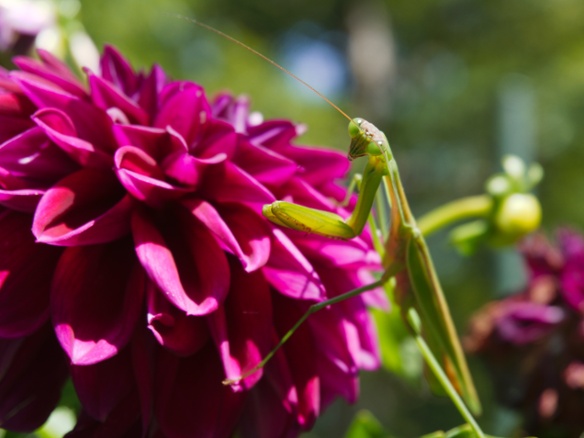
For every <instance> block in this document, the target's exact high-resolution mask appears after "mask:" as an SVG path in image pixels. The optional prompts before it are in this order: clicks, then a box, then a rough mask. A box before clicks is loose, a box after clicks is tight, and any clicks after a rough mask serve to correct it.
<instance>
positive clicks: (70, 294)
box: [51, 240, 145, 365]
mask: <svg viewBox="0 0 584 438" xmlns="http://www.w3.org/2000/svg"><path fill="white" fill-rule="evenodd" d="M104 273H107V275H106V274H104ZM144 281H145V278H144V274H143V272H142V271H141V269H140V268H139V267H138V265H137V264H135V262H133V251H132V246H131V244H130V243H129V241H127V240H121V241H117V242H114V243H110V244H108V245H92V246H79V247H72V248H67V249H66V250H65V252H64V253H63V255H62V256H61V259H60V260H59V264H58V265H57V269H56V272H55V277H54V280H53V291H52V295H51V315H52V319H53V324H54V326H55V332H56V334H57V338H58V339H59V342H60V343H61V346H62V347H63V349H64V350H65V351H66V352H67V354H68V355H69V358H70V359H71V362H72V363H73V364H74V365H91V364H94V363H97V362H100V361H102V360H105V359H107V358H109V357H112V356H114V355H115V354H117V353H118V351H120V350H121V349H122V348H123V347H124V346H125V345H126V344H127V342H128V341H129V339H130V337H131V335H132V332H133V330H134V327H135V325H136V322H137V321H138V317H139V315H140V313H141V309H142V297H143V294H144Z"/></svg>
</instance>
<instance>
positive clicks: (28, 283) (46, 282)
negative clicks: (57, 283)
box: [0, 211, 61, 338]
mask: <svg viewBox="0 0 584 438" xmlns="http://www.w3.org/2000/svg"><path fill="white" fill-rule="evenodd" d="M30 225H31V222H30V216H28V215H23V214H19V213H13V212H8V211H5V212H3V213H1V214H0V249H1V250H0V337H4V338H16V337H21V336H25V335H28V334H30V333H32V332H33V331H35V330H37V329H38V328H39V327H40V326H41V325H42V324H44V323H45V322H46V321H47V319H48V316H49V296H50V284H51V278H52V276H53V270H54V269H55V266H56V265H57V260H58V259H59V255H60V253H61V251H60V250H59V249H58V248H53V247H50V246H46V245H39V244H37V243H35V242H34V238H33V236H32V233H31V232H30Z"/></svg>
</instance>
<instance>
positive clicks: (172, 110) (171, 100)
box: [153, 82, 211, 146]
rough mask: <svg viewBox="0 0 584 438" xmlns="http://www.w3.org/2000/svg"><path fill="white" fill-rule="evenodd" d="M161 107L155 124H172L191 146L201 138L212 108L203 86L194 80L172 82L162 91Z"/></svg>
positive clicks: (164, 126) (163, 125)
mask: <svg viewBox="0 0 584 438" xmlns="http://www.w3.org/2000/svg"><path fill="white" fill-rule="evenodd" d="M160 97H161V102H160V108H159V111H158V113H157V115H156V119H155V120H154V123H153V125H154V126H155V127H158V128H166V127H167V126H171V127H172V128H173V129H174V130H175V131H176V132H178V133H179V134H180V135H181V136H182V137H183V138H184V139H185V141H186V143H187V144H188V145H189V146H190V145H192V144H195V143H197V142H198V140H200V139H201V138H202V136H203V133H204V131H205V124H206V123H207V122H208V121H209V120H210V119H211V110H210V107H209V104H208V103H207V100H206V98H205V93H204V91H203V88H202V87H201V86H199V85H197V84H194V83H192V82H172V83H170V84H168V85H167V86H166V87H165V88H164V90H163V91H162V93H161V96H160Z"/></svg>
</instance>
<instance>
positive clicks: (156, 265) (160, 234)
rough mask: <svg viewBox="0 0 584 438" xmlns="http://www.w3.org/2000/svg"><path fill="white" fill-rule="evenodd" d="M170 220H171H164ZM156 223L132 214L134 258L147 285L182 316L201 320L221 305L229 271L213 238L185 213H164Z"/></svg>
mask: <svg viewBox="0 0 584 438" xmlns="http://www.w3.org/2000/svg"><path fill="white" fill-rule="evenodd" d="M173 214H174V218H173V219H174V220H169V218H168V216H169V215H173ZM165 216H166V217H164V218H163V219H162V220H160V221H156V219H155V218H154V217H150V216H148V215H147V213H145V212H144V211H139V210H137V211H135V212H134V215H133V217H132V232H133V234H134V242H135V246H136V254H137V255H138V259H139V260H140V262H141V263H142V266H143V267H144V269H145V270H146V272H147V273H148V275H149V276H150V279H151V280H152V281H153V282H154V283H155V284H156V285H157V286H158V288H159V289H160V290H161V291H162V292H163V293H164V294H165V296H166V297H167V298H168V300H169V301H170V302H171V303H173V304H174V305H175V306H177V307H178V308H179V309H182V310H183V311H185V312H186V314H187V315H206V314H208V313H210V312H213V311H215V310H216V309H217V308H218V306H219V303H221V302H223V300H224V299H225V296H226V295H227V290H228V288H229V266H228V264H227V259H226V257H225V254H224V252H223V250H221V248H220V247H219V245H218V244H217V243H216V241H215V239H214V238H213V236H212V235H211V234H210V233H209V232H208V231H207V230H206V227H205V226H203V225H202V224H201V223H200V222H199V221H198V220H197V219H196V218H194V217H193V216H192V215H191V214H190V213H189V212H188V211H186V210H183V209H180V210H178V209H177V211H175V212H167V213H165Z"/></svg>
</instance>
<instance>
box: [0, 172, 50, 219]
mask: <svg viewBox="0 0 584 438" xmlns="http://www.w3.org/2000/svg"><path fill="white" fill-rule="evenodd" d="M0 173H1V171H0ZM3 185H4V181H2V177H1V176H0V186H3ZM44 193H45V191H44V190H35V189H23V190H2V189H0V205H3V206H5V207H8V208H9V209H11V210H16V211H21V212H24V213H34V211H35V209H36V206H37V204H38V203H39V200H40V199H41V197H42V196H43V194H44Z"/></svg>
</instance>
